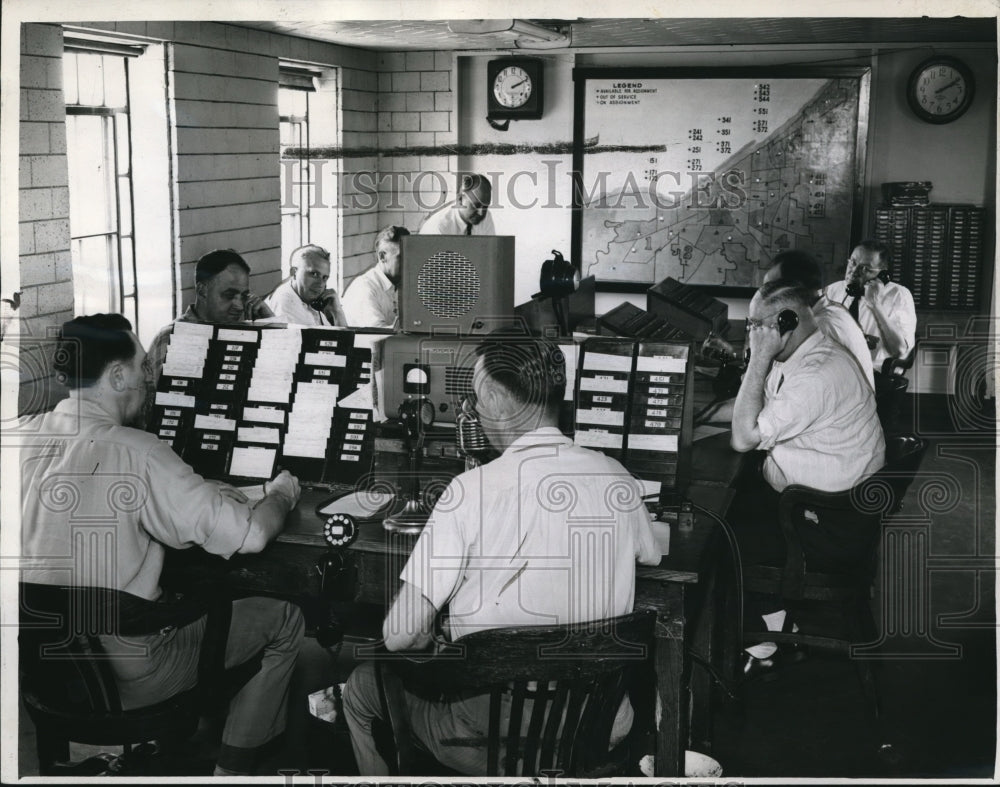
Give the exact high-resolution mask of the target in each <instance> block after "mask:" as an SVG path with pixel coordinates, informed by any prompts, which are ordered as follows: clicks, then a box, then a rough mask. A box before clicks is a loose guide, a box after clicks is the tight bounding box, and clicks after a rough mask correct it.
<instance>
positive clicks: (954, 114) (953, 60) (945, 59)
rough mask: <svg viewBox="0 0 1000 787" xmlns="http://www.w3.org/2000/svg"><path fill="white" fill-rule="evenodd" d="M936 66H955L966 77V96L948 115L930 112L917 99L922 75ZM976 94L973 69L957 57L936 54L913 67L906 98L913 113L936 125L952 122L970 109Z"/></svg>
mask: <svg viewBox="0 0 1000 787" xmlns="http://www.w3.org/2000/svg"><path fill="white" fill-rule="evenodd" d="M935 66H948V67H950V68H954V69H955V70H956V71H958V72H959V73H960V74H961V75H962V78H963V79H965V85H966V91H965V98H964V99H963V100H962V103H961V104H959V105H958V107H956V108H955V109H954V110H953V111H951V112H949V113H948V114H947V115H935V114H934V113H932V112H928V111H927V110H926V109H924V108H923V107H922V106H920V101H919V100H918V99H917V83H918V82H919V81H920V75H921V74H923V73H924V71H926V70H927V69H928V68H933V67H935ZM975 95H976V80H975V77H973V75H972V69H970V68H969V67H968V66H967V65H966V64H965V63H963V62H962V61H961V60H959V59H958V58H957V57H951V56H949V55H935V56H934V57H930V58H928V59H927V60H924V61H923V62H922V63H920V64H919V65H918V66H917V67H916V68H914V69H913V73H911V74H910V80H909V82H908V83H907V85H906V100H907V102H908V103H909V105H910V109H911V110H913V114H914V115H916V116H917V117H918V118H920V119H921V120H923V121H924V122H926V123H934V124H935V125H942V124H944V123H951V122H952V121H954V120H958V119H959V118H960V117H961V116H962V115H964V114H965V113H966V112H967V111H968V109H969V107H970V106H972V101H973V99H974V98H975Z"/></svg>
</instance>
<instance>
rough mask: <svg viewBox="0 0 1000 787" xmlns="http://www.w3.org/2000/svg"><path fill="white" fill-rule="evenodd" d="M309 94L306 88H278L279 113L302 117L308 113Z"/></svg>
mask: <svg viewBox="0 0 1000 787" xmlns="http://www.w3.org/2000/svg"><path fill="white" fill-rule="evenodd" d="M308 95H309V94H308V93H307V92H306V91H304V90H292V89H290V88H287V87H282V88H278V114H279V115H294V116H297V117H302V116H303V115H305V114H306V97H307V96H308Z"/></svg>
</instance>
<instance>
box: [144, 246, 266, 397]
mask: <svg viewBox="0 0 1000 787" xmlns="http://www.w3.org/2000/svg"><path fill="white" fill-rule="evenodd" d="M194 291H195V301H194V303H193V304H191V305H190V306H188V307H187V309H185V310H184V313H183V314H182V315H181V316H180V317H178V318H177V319H176V320H174V322H211V323H217V324H221V325H228V324H230V323H239V322H243V321H244V320H257V319H262V318H265V317H273V316H274V312H273V311H271V309H270V308H269V307H268V306H267V304H265V303H264V302H263V301H262V300H261V299H260V296H259V295H255V294H254V293H252V292H250V266H249V265H247V263H246V260H244V259H243V258H242V257H241V256H240V255H239V254H237V253H236V252H235V251H233V250H232V249H216V250H215V251H210V252H208V253H207V254H203V255H202V256H201V257H200V258H199V260H198V264H197V265H196V266H195V269H194ZM172 330H173V323H171V324H170V325H167V326H166V327H164V328H163V329H161V330H160V332H159V333H158V334H156V337H155V338H154V339H153V341H152V342H151V343H150V345H149V357H150V365H151V367H152V370H153V381H154V383H155V382H156V381H157V380H159V379H160V372H161V371H162V369H163V362H164V361H165V360H166V357H167V345H168V344H169V343H170V334H171V332H172Z"/></svg>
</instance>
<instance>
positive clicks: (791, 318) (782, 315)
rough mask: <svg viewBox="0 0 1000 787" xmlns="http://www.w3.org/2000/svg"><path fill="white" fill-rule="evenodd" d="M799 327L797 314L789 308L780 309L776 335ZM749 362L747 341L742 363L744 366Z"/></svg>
mask: <svg viewBox="0 0 1000 787" xmlns="http://www.w3.org/2000/svg"><path fill="white" fill-rule="evenodd" d="M798 327H799V315H797V314H796V313H795V312H794V311H792V310H791V309H782V310H781V311H780V312H778V335H779V336H784V335H785V334H786V333H791V332H792V331H794V330H795V329H796V328H798ZM749 363H750V345H749V343H747V347H746V349H745V350H744V351H743V364H744V366H745V365H747V364H749Z"/></svg>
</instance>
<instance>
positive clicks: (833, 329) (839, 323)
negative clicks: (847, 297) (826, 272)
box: [764, 249, 875, 390]
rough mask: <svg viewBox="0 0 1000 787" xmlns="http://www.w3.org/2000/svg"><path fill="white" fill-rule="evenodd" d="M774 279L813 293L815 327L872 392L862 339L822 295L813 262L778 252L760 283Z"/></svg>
mask: <svg viewBox="0 0 1000 787" xmlns="http://www.w3.org/2000/svg"><path fill="white" fill-rule="evenodd" d="M776 279H790V280H792V281H796V282H798V283H799V284H801V285H802V286H803V287H805V288H806V289H807V290H809V291H810V292H811V293H813V297H814V298H815V300H814V301H813V303H812V313H813V317H815V318H816V327H817V328H819V330H820V331H821V332H822V333H823V334H824V335H825V336H829V337H830V338H831V339H834V340H835V341H837V342H840V344H842V345H844V347H845V348H846V349H847V350H848V351H849V352H850V353H851V356H852V357H853V358H854V359H855V360H856V361H857V362H858V365H859V366H860V367H861V369H862V371H863V372H864V374H865V380H866V381H867V382H868V385H870V386H871V387H872V390H874V389H875V378H874V375H873V374H872V365H871V353H870V352H869V350H868V343H867V342H866V341H865V335H864V333H862V331H861V327H860V326H859V325H858V324H857V322H855V321H854V319H853V318H852V317H851V315H850V312H848V311H847V309H846V308H844V307H843V306H841V305H840V304H839V303H834V302H833V301H831V300H830V299H829V298H827V297H826V296H825V295H823V294H822V290H823V274H822V271H821V270H820V267H819V263H818V262H817V261H816V258H815V257H813V256H812V255H811V254H809V253H808V252H805V251H801V250H799V249H791V250H789V251H783V252H780V253H779V254H777V255H775V257H774V264H773V265H772V266H771V267H770V268H768V271H767V273H765V274H764V283H765V284H766V283H767V282H770V281H775V280H776Z"/></svg>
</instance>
